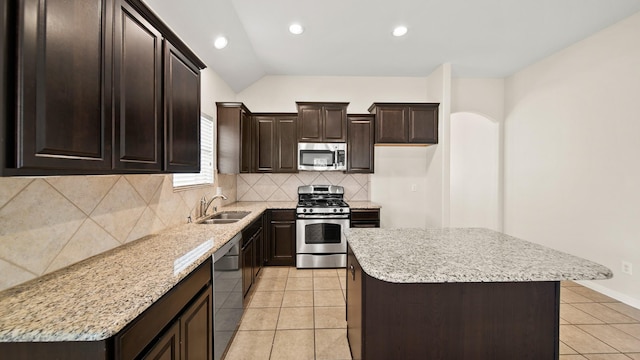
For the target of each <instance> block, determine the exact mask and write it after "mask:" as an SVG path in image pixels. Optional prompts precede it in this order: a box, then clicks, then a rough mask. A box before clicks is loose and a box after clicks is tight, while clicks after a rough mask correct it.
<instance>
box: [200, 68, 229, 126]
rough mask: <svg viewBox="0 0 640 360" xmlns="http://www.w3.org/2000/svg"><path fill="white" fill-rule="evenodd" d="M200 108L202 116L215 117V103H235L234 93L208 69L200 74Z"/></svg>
mask: <svg viewBox="0 0 640 360" xmlns="http://www.w3.org/2000/svg"><path fill="white" fill-rule="evenodd" d="M200 74H201V79H200V92H201V94H200V97H201V99H200V102H201V104H200V108H201V109H202V112H203V113H204V114H207V115H209V116H211V117H213V118H215V117H216V113H217V110H216V102H217V101H218V102H220V101H235V98H236V93H235V92H233V90H231V88H230V87H229V85H227V83H226V82H225V81H224V80H222V78H221V77H220V76H219V75H218V74H216V72H215V71H213V70H211V69H210V68H206V69H204V70H202V71H201V72H200Z"/></svg>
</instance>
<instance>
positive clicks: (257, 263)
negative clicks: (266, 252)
mask: <svg viewBox="0 0 640 360" xmlns="http://www.w3.org/2000/svg"><path fill="white" fill-rule="evenodd" d="M263 247H264V244H263V236H262V228H260V229H259V230H258V232H256V234H255V237H254V238H253V256H254V257H253V279H254V282H255V279H256V278H257V277H258V273H259V272H260V269H262V258H263V254H262V249H263Z"/></svg>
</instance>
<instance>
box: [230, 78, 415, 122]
mask: <svg viewBox="0 0 640 360" xmlns="http://www.w3.org/2000/svg"><path fill="white" fill-rule="evenodd" d="M424 79H425V78H421V77H349V76H265V77H263V78H262V79H260V80H258V81H257V82H255V83H254V84H253V85H251V86H250V87H248V88H247V89H245V90H243V91H241V92H240V93H238V95H237V101H242V102H244V104H245V105H247V107H248V108H249V109H250V110H251V111H253V112H296V111H297V110H296V101H336V102H349V103H350V104H349V109H348V111H349V113H353V114H355V113H360V114H364V113H368V111H367V110H368V109H369V106H371V104H372V103H373V102H376V101H377V102H385V101H386V102H401V101H416V102H420V101H422V102H424V101H426V100H427V89H426V88H425V84H424Z"/></svg>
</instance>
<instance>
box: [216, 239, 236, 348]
mask: <svg viewBox="0 0 640 360" xmlns="http://www.w3.org/2000/svg"><path fill="white" fill-rule="evenodd" d="M241 240H242V233H239V234H237V235H236V236H234V237H233V238H232V239H231V240H229V242H228V243H226V244H224V246H222V247H221V248H220V249H218V251H216V252H215V253H214V254H213V261H214V264H213V289H214V292H213V307H214V311H213V326H214V332H213V349H214V352H213V356H214V359H216V360H219V359H221V358H222V356H223V355H224V352H225V350H226V349H227V346H228V345H229V342H230V341H231V339H232V338H233V334H234V333H235V331H236V330H237V329H238V325H239V324H240V319H241V318H242V311H243V310H242V268H240V242H241Z"/></svg>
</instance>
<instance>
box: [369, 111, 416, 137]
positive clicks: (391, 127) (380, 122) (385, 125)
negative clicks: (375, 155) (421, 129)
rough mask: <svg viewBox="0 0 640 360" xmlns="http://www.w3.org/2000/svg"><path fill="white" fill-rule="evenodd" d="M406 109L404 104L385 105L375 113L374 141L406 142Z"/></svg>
mask: <svg viewBox="0 0 640 360" xmlns="http://www.w3.org/2000/svg"><path fill="white" fill-rule="evenodd" d="M408 121H409V120H408V111H407V108H406V107H405V106H385V107H383V108H379V109H378V110H377V113H376V143H406V142H407V127H408Z"/></svg>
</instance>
